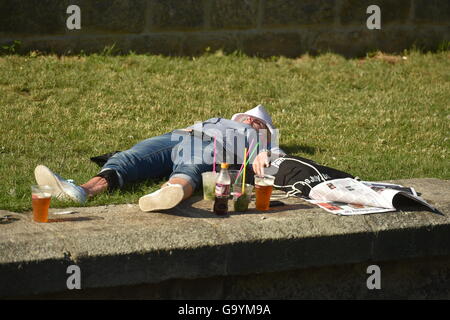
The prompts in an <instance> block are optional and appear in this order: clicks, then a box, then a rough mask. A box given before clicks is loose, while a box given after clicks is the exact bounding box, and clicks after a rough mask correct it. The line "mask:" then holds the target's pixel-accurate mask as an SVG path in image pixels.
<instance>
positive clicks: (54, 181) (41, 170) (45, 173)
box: [34, 165, 87, 203]
mask: <svg viewBox="0 0 450 320" xmlns="http://www.w3.org/2000/svg"><path fill="white" fill-rule="evenodd" d="M34 177H35V178H36V182H37V184H38V185H48V186H50V187H52V188H53V192H52V196H53V197H55V198H57V199H60V200H73V201H76V202H78V203H85V202H86V199H87V196H86V192H85V191H84V189H83V188H81V187H80V186H77V185H75V184H74V183H73V182H71V181H70V180H65V179H63V178H61V177H60V176H59V175H57V174H56V173H54V172H52V171H51V170H50V169H49V168H47V167H46V166H43V165H38V166H37V167H36V168H35V169H34Z"/></svg>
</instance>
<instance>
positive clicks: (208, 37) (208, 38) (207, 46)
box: [182, 32, 238, 56]
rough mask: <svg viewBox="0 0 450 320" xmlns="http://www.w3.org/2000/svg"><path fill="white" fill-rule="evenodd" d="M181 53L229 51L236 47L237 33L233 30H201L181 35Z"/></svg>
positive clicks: (196, 53) (195, 53) (189, 54)
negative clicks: (215, 31) (200, 31)
mask: <svg viewBox="0 0 450 320" xmlns="http://www.w3.org/2000/svg"><path fill="white" fill-rule="evenodd" d="M182 46H183V48H182V53H183V55H188V56H196V55H201V54H204V53H205V52H215V51H217V50H222V51H223V52H225V53H230V52H233V51H235V50H237V48H238V35H237V34H236V33H235V32H226V33H224V32H218V33H214V32H202V33H186V34H184V35H183V44H182Z"/></svg>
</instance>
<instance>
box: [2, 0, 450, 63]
mask: <svg viewBox="0 0 450 320" xmlns="http://www.w3.org/2000/svg"><path fill="white" fill-rule="evenodd" d="M70 5H77V6H78V7H79V8H80V16H79V20H80V24H81V29H74V30H70V29H69V28H68V27H67V25H66V22H67V19H69V17H70V16H71V15H72V14H71V13H67V8H68V7H69V6H70ZM370 5H377V6H378V7H379V8H380V27H381V29H374V30H370V29H368V27H367V24H366V22H367V20H368V18H369V17H370V16H371V15H372V14H371V13H367V12H366V10H367V8H368V7H369V6H370ZM14 40H18V41H20V47H17V48H15V49H17V50H19V51H20V52H28V51H32V50H39V51H43V52H55V53H60V54H64V53H66V54H67V53H77V52H86V53H90V52H98V51H102V50H104V48H105V47H111V46H112V45H114V48H115V50H116V51H117V52H123V53H127V52H129V51H130V50H132V51H134V52H137V53H152V54H166V55H198V54H202V53H204V52H205V50H211V51H215V50H219V49H222V50H224V51H225V52H232V51H236V50H239V51H242V52H244V53H246V54H249V55H258V56H272V55H284V56H289V57H293V56H298V55H301V54H303V53H306V52H309V53H313V54H314V53H320V52H327V51H332V52H336V53H340V54H343V55H346V56H357V55H364V54H365V53H367V52H368V51H374V50H382V51H386V52H401V51H402V50H404V49H409V48H411V47H412V46H416V47H419V48H422V49H431V50H432V49H435V48H437V47H438V46H439V45H442V44H443V43H448V41H450V1H448V0H96V1H94V0H2V1H0V46H6V48H11V44H12V43H13V42H14Z"/></svg>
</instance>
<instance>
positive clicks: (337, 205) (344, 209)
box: [304, 199, 396, 216]
mask: <svg viewBox="0 0 450 320" xmlns="http://www.w3.org/2000/svg"><path fill="white" fill-rule="evenodd" d="M304 200H305V201H307V202H309V203H311V204H315V205H317V206H319V207H320V208H322V209H324V210H326V211H328V212H331V213H333V214H337V215H345V216H350V215H359V214H369V213H379V212H389V211H395V210H396V209H386V208H377V207H371V206H365V205H362V204H357V203H344V202H337V201H322V200H310V199H304Z"/></svg>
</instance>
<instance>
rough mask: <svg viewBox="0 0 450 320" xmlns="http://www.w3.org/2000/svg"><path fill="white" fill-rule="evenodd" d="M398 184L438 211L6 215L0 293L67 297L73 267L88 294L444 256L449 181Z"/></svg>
mask: <svg viewBox="0 0 450 320" xmlns="http://www.w3.org/2000/svg"><path fill="white" fill-rule="evenodd" d="M396 182H398V183H401V184H404V185H409V186H413V187H415V188H416V190H418V191H419V192H423V197H424V198H425V199H427V200H428V201H429V202H430V203H433V204H434V205H435V206H437V207H438V208H439V209H441V210H442V211H443V212H444V213H445V215H444V216H441V215H437V214H435V213H432V212H422V211H414V212H393V213H383V214H374V215H367V216H356V217H340V216H334V215H332V214H329V213H326V212H325V211H322V210H320V209H318V208H315V207H311V206H310V205H309V204H307V203H305V202H302V201H301V200H298V199H290V200H288V201H286V202H287V203H289V204H290V206H289V207H287V208H283V209H284V210H271V211H269V212H266V213H260V212H257V211H255V210H250V211H249V212H248V213H246V214H234V213H232V214H231V215H230V216H229V217H227V218H218V217H216V216H214V215H212V213H211V211H210V206H211V203H208V202H205V201H203V200H200V199H199V198H193V199H191V200H190V201H189V202H186V203H184V204H183V205H182V206H180V207H178V208H176V209H174V210H171V211H168V212H166V213H144V212H141V211H140V210H139V208H138V207H137V205H135V204H129V205H120V206H105V207H91V208H89V207H84V208H73V210H76V211H78V212H79V213H77V214H75V215H70V216H57V215H52V216H51V217H50V218H51V219H53V220H52V223H47V224H38V223H33V222H32V221H31V213H23V214H14V213H12V214H13V215H14V216H15V217H18V218H19V219H20V220H18V221H15V222H12V223H10V224H0V252H1V255H0V296H1V297H14V296H27V295H28V296H29V295H35V294H45V293H51V292H64V291H66V292H67V287H66V280H67V277H68V276H69V275H68V274H66V269H67V267H68V266H69V265H72V264H76V265H78V266H79V267H80V269H81V283H82V284H81V286H82V288H83V289H90V288H91V289H92V288H105V287H117V286H133V285H143V284H155V285H156V284H158V283H164V282H165V281H175V279H199V278H202V279H204V278H213V279H214V278H215V277H229V276H232V277H236V276H239V277H246V276H248V275H250V274H254V275H255V274H259V275H260V277H262V276H263V275H264V274H270V273H282V274H284V273H286V272H288V273H289V272H293V270H302V269H307V268H332V269H333V268H335V267H337V266H344V265H349V264H367V265H369V264H372V263H373V262H374V261H377V262H383V261H384V262H389V261H407V260H408V259H423V260H425V261H430V263H431V262H433V261H435V257H439V256H441V257H444V258H445V257H449V256H450V246H448V243H449V242H450V218H449V215H448V213H449V212H450V181H448V180H438V179H412V180H399V181H396ZM431 192H433V193H431ZM66 210H68V209H64V211H66ZM52 211H53V212H55V211H63V210H62V209H52ZM0 213H1V214H2V215H3V214H6V213H7V212H5V211H1V212H0ZM62 217H64V218H62ZM447 260H448V259H447ZM447 260H446V261H447ZM252 277H255V276H252ZM281 277H282V278H283V277H284V276H281ZM200 282H201V281H200ZM82 291H83V290H82ZM274 294H276V293H274ZM272 298H277V297H276V296H273V297H272Z"/></svg>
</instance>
